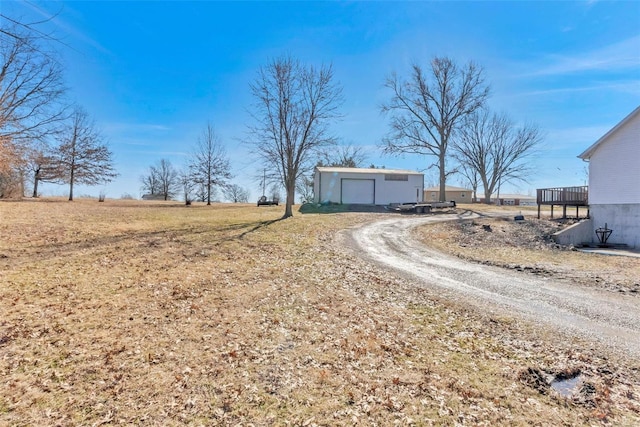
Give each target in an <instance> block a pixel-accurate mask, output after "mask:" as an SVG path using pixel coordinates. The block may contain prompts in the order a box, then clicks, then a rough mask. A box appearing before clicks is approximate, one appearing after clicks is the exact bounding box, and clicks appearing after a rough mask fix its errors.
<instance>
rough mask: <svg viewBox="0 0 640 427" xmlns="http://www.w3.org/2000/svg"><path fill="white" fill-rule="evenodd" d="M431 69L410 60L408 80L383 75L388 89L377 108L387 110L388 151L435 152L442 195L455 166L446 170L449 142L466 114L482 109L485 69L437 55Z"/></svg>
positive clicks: (431, 154)
mask: <svg viewBox="0 0 640 427" xmlns="http://www.w3.org/2000/svg"><path fill="white" fill-rule="evenodd" d="M429 71H430V74H429V75H425V72H424V71H423V69H422V67H421V66H419V65H416V64H414V65H413V66H412V69H411V75H410V77H409V79H408V80H402V79H400V78H399V77H398V76H397V75H396V74H395V73H393V74H391V75H390V76H389V77H387V79H386V81H385V87H387V88H388V89H390V90H391V92H392V96H391V99H390V101H389V102H387V103H385V104H383V105H382V106H381V111H382V112H383V113H385V114H388V115H389V120H390V128H391V130H390V131H389V134H388V135H387V136H386V137H385V138H384V139H383V147H384V152H385V153H388V154H402V153H405V154H422V155H427V156H435V157H436V158H437V163H436V165H437V167H438V170H439V173H440V200H441V201H444V198H445V183H446V178H447V176H448V175H450V174H451V173H453V172H454V171H451V170H447V169H446V160H447V157H448V146H449V141H450V139H451V137H452V135H453V134H454V132H455V131H456V130H457V129H458V127H459V126H460V123H461V121H462V120H463V119H464V117H466V116H467V115H468V114H471V113H472V112H474V111H476V110H477V109H478V108H480V107H481V106H482V105H483V104H484V102H485V100H486V99H487V97H488V96H489V87H488V86H486V85H485V83H484V77H483V71H482V69H481V68H480V67H478V66H477V65H475V64H474V63H472V62H470V63H468V64H467V65H466V66H464V67H458V66H457V65H456V64H455V63H454V62H453V61H452V60H451V59H449V58H446V57H443V58H440V57H436V58H434V59H433V60H432V61H431V68H430V70H429Z"/></svg>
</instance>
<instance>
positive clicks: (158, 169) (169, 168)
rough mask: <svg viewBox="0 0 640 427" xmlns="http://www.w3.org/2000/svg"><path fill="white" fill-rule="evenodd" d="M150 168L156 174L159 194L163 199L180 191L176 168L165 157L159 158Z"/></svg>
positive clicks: (172, 196) (171, 196) (171, 197)
mask: <svg viewBox="0 0 640 427" xmlns="http://www.w3.org/2000/svg"><path fill="white" fill-rule="evenodd" d="M150 170H152V171H153V173H155V174H156V179H157V181H158V191H159V193H158V194H159V195H161V196H162V198H163V199H164V200H170V199H173V198H174V197H175V196H176V195H177V194H178V193H179V192H180V177H179V174H178V170H177V169H176V168H175V167H173V165H172V164H171V162H170V161H169V160H167V159H160V160H159V161H158V163H157V164H156V165H155V166H152V167H151V168H150Z"/></svg>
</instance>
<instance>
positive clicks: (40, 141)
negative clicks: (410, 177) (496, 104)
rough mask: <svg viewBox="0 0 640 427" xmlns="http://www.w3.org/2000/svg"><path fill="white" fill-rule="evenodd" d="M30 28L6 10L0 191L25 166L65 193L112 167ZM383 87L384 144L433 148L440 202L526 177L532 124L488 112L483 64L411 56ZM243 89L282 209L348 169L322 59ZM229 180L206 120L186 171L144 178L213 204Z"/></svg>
mask: <svg viewBox="0 0 640 427" xmlns="http://www.w3.org/2000/svg"><path fill="white" fill-rule="evenodd" d="M30 28H31V27H29V26H24V25H23V26H22V27H21V26H20V25H17V24H16V23H15V21H11V20H8V19H3V20H2V27H1V28H0V42H1V44H0V51H1V54H2V68H1V70H0V197H1V196H2V195H4V194H5V193H6V192H7V189H10V188H14V189H15V187H16V185H15V183H16V182H18V183H24V180H25V176H26V175H27V174H28V173H32V174H33V187H34V193H33V194H34V196H37V191H38V183H39V182H56V183H67V184H69V199H70V200H72V199H73V187H74V185H75V184H86V185H97V184H100V183H106V182H109V181H110V180H112V179H114V178H115V177H116V176H117V174H116V172H115V170H114V167H113V160H112V153H111V152H110V151H109V149H108V146H107V145H106V143H105V141H104V138H103V137H102V136H101V134H100V132H99V131H98V130H97V128H96V127H95V125H94V124H93V122H92V121H91V120H90V118H89V116H88V114H87V113H86V112H85V111H83V110H82V109H81V108H79V107H69V106H66V105H65V103H64V97H63V95H64V91H65V88H64V85H63V83H62V77H61V75H62V73H61V69H62V68H61V65H60V63H59V62H58V61H57V59H56V55H55V53H52V52H48V51H45V50H44V48H43V47H42V46H41V44H40V43H39V39H38V37H36V36H34V33H33V32H32V31H29V29H30ZM384 85H385V87H386V88H387V89H389V90H390V98H389V100H388V101H387V102H386V103H383V104H382V106H381V111H382V113H384V114H385V115H386V116H387V117H388V118H389V127H390V130H389V133H388V134H387V136H386V137H385V138H384V139H383V142H382V147H383V150H384V152H385V153H387V154H392V155H398V154H399V155H402V154H420V155H425V156H429V157H434V158H435V161H434V162H433V163H431V164H429V165H427V166H428V167H431V166H435V167H436V168H437V170H438V175H439V183H440V199H441V200H444V198H445V184H446V181H447V178H449V177H450V176H451V175H452V174H454V173H458V174H461V175H462V176H464V177H465V178H466V179H467V180H468V181H469V183H470V185H471V186H472V187H473V188H474V191H475V190H477V188H478V187H479V186H482V188H483V189H484V192H485V195H487V194H488V195H490V194H491V193H492V192H493V191H494V190H495V189H496V187H498V188H499V186H500V185H501V184H502V183H505V182H507V181H510V180H523V179H526V173H527V164H526V160H527V158H529V157H530V156H531V155H532V153H533V152H534V149H535V147H536V146H537V145H538V144H539V142H540V140H541V133H540V131H539V129H538V128H537V127H536V126H535V125H525V126H523V127H521V128H517V127H516V126H515V125H514V124H513V122H512V121H511V120H510V119H509V118H508V117H507V116H506V115H504V114H502V115H498V114H495V113H490V112H488V110H487V105H486V102H487V99H488V97H489V93H490V90H489V85H488V84H487V83H486V82H485V77H484V71H483V69H482V68H481V67H480V66H478V65H476V64H474V63H473V62H469V63H467V64H465V65H463V66H459V65H458V64H456V63H455V62H454V61H453V60H451V59H450V58H447V57H435V58H433V59H432V61H431V63H430V67H427V68H424V67H422V66H421V65H418V64H414V65H413V66H412V67H411V70H410V73H409V76H408V77H406V78H403V77H401V76H399V75H398V74H396V73H392V74H391V75H390V76H388V77H387V78H386V80H385V84H384ZM250 90H251V92H252V94H253V96H254V101H255V102H254V104H253V105H252V106H251V108H250V113H251V116H252V119H253V123H251V124H249V125H248V126H247V128H248V136H247V137H246V138H245V142H246V143H248V144H249V145H250V146H251V147H253V153H254V154H255V155H256V156H257V157H259V158H260V159H261V160H262V162H263V164H264V168H263V170H264V171H268V178H269V181H270V182H271V183H272V184H273V183H275V184H279V185H281V186H282V187H283V188H284V189H285V192H286V204H285V213H284V216H283V217H284V218H286V217H289V216H291V215H292V205H293V203H294V201H295V193H296V190H298V191H301V190H302V192H303V193H304V192H305V191H308V189H309V178H308V175H307V174H308V171H309V170H310V169H311V168H312V167H313V166H314V165H318V164H327V165H341V166H352V167H353V166H356V165H357V164H358V163H359V160H360V159H359V157H360V156H361V154H362V153H359V152H358V151H357V150H356V151H354V152H352V153H347V152H345V153H342V154H343V155H342V157H341V155H340V153H338V154H337V155H336V152H335V149H334V150H333V151H331V149H330V147H334V146H335V144H336V142H337V138H336V137H335V136H334V135H333V134H332V133H331V132H330V125H331V123H332V122H334V121H335V120H337V119H339V118H340V117H341V114H340V112H339V108H340V106H341V104H342V103H343V97H342V88H341V86H340V85H339V84H338V83H336V82H335V77H334V73H333V69H332V67H331V66H330V65H329V66H327V65H322V66H320V67H314V66H310V65H306V64H302V63H301V62H300V61H298V60H297V59H295V58H292V57H290V56H284V57H280V58H276V59H273V60H272V61H271V62H270V63H268V64H267V65H265V66H263V67H261V68H260V69H259V70H258V74H257V77H256V79H255V80H254V81H253V82H252V83H251V84H250ZM327 153H331V154H327ZM340 157H341V158H340ZM265 175H267V174H266V173H265ZM230 178H231V174H230V166H229V161H228V159H227V158H226V154H225V152H224V149H223V146H222V145H221V143H220V142H219V140H218V139H217V136H216V134H215V132H214V131H213V128H212V127H211V125H207V127H206V128H205V130H204V131H203V133H202V135H201V137H200V138H199V140H198V141H197V144H196V148H195V150H194V152H193V153H192V156H191V159H190V162H189V164H188V165H187V167H186V168H185V169H184V170H180V171H178V170H175V169H174V168H173V166H172V165H171V163H170V162H169V161H168V160H166V159H163V160H161V161H160V162H159V163H158V164H156V165H153V166H151V167H150V168H149V171H148V173H147V174H145V175H144V176H143V177H141V182H142V186H143V189H144V190H145V191H147V192H149V193H150V194H152V195H156V196H157V195H162V196H163V198H165V199H168V198H172V197H175V195H176V194H177V193H179V192H180V191H182V193H183V195H184V197H185V200H188V199H189V198H190V197H192V196H197V197H198V198H201V199H202V200H203V201H206V202H207V203H208V204H210V203H211V198H212V194H213V193H214V191H215V189H216V188H220V189H224V192H225V195H226V197H227V198H228V199H230V200H238V199H241V198H243V197H242V196H244V194H243V192H238V191H236V190H237V188H234V187H231V186H230V184H229V182H228V181H229V179H230ZM263 179H264V178H263ZM265 184H266V182H265ZM21 191H23V190H21ZM303 196H304V197H307V196H308V194H303ZM307 198H308V197H307Z"/></svg>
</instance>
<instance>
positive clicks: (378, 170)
mask: <svg viewBox="0 0 640 427" xmlns="http://www.w3.org/2000/svg"><path fill="white" fill-rule="evenodd" d="M316 170H318V171H319V172H329V173H333V172H335V173H375V174H396V173H397V174H405V175H423V174H422V173H420V172H416V171H411V170H404V169H382V168H375V169H374V168H342V167H328V166H316Z"/></svg>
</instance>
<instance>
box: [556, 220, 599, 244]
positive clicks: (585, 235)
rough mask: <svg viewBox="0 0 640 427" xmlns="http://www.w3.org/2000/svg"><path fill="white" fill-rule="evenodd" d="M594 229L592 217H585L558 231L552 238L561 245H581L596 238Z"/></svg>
mask: <svg viewBox="0 0 640 427" xmlns="http://www.w3.org/2000/svg"><path fill="white" fill-rule="evenodd" d="M593 230H594V229H593V222H592V221H591V220H590V219H585V220H583V221H580V222H577V223H575V224H573V225H571V226H569V227H567V228H565V229H564V230H562V231H558V232H557V233H555V234H554V235H553V236H552V238H553V240H554V241H555V242H556V243H558V244H559V245H565V246H569V245H573V246H579V245H582V244H584V243H593V239H594V238H596V235H595V233H594V231H593Z"/></svg>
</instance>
